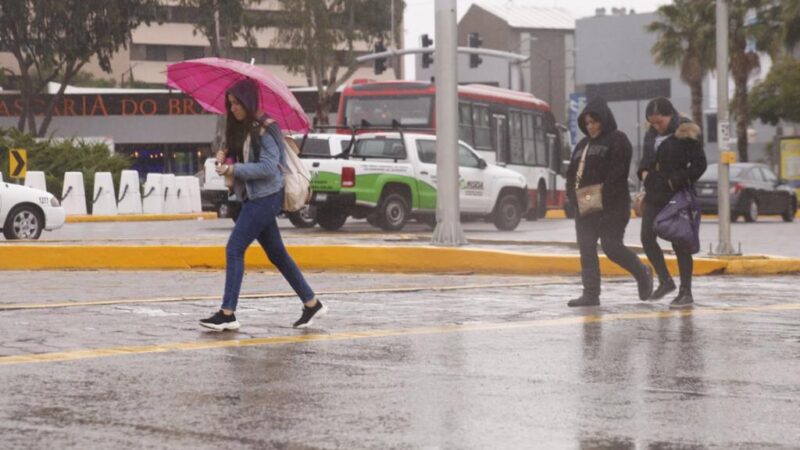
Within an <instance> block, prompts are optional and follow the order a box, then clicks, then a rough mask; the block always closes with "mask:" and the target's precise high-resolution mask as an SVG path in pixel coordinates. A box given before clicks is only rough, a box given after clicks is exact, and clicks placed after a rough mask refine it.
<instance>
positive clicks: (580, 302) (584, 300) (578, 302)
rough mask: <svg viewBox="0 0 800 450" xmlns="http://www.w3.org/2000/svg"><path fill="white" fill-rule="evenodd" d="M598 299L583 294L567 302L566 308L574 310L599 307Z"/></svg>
mask: <svg viewBox="0 0 800 450" xmlns="http://www.w3.org/2000/svg"><path fill="white" fill-rule="evenodd" d="M599 305H600V297H597V296H594V295H586V294H583V295H581V296H580V297H578V298H576V299H573V300H570V301H568V302H567V306H569V307H570V308H574V307H576V306H599Z"/></svg>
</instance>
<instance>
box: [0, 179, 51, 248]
mask: <svg viewBox="0 0 800 450" xmlns="http://www.w3.org/2000/svg"><path fill="white" fill-rule="evenodd" d="M65 220H66V213H65V212H64V208H63V207H62V206H61V204H60V203H59V201H58V199H57V198H55V196H53V194H50V193H49V192H46V191H42V190H40V189H33V188H30V187H27V186H20V185H18V184H11V183H7V182H2V181H0V227H2V230H3V235H4V236H5V237H6V239H9V240H11V239H39V236H40V235H41V234H42V230H55V229H57V228H61V227H62V226H63V225H64V222H65Z"/></svg>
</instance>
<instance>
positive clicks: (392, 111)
mask: <svg viewBox="0 0 800 450" xmlns="http://www.w3.org/2000/svg"><path fill="white" fill-rule="evenodd" d="M432 105H433V97H430V96H424V97H350V98H349V99H348V100H347V103H346V104H345V110H344V114H345V125H360V124H361V121H362V120H366V121H367V122H369V123H370V124H372V125H384V126H390V125H391V124H392V120H397V121H398V122H400V124H402V125H416V126H430V119H431V114H432V112H433V108H432Z"/></svg>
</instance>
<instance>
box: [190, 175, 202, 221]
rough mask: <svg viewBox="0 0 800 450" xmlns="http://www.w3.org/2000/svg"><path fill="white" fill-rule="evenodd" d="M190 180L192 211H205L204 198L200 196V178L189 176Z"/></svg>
mask: <svg viewBox="0 0 800 450" xmlns="http://www.w3.org/2000/svg"><path fill="white" fill-rule="evenodd" d="M188 181H189V194H190V195H189V200H190V201H191V204H192V212H193V213H199V212H203V200H202V199H201V198H200V179H199V178H197V177H188Z"/></svg>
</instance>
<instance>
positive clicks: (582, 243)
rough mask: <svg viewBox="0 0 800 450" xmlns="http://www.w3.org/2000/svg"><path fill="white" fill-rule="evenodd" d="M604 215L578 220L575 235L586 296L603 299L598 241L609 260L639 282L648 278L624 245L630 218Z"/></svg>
mask: <svg viewBox="0 0 800 450" xmlns="http://www.w3.org/2000/svg"><path fill="white" fill-rule="evenodd" d="M603 214H604V213H600V214H592V215H590V216H587V217H578V218H576V219H575V232H576V234H577V237H578V248H579V249H580V252H581V279H582V281H583V294H584V295H585V296H595V297H596V296H599V295H600V260H599V258H598V257H597V240H598V239H600V245H601V246H602V248H603V252H604V253H605V254H606V256H608V259H610V260H611V261H613V262H615V263H617V264H618V265H619V266H620V267H622V268H623V269H625V270H627V271H628V272H630V273H631V274H632V275H633V276H634V278H636V280H641V279H643V278H644V277H645V276H647V272H646V271H645V270H646V269H645V266H644V264H642V262H641V261H639V257H638V256H636V254H635V253H633V252H632V251H630V250H628V248H627V247H625V245H624V244H623V243H622V237H623V236H624V235H625V227H626V226H627V225H628V220H629V217H628V216H626V215H623V214H616V215H615V216H619V217H614V218H613V220H610V219H609V218H608V217H607V218H605V219H604V218H603Z"/></svg>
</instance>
